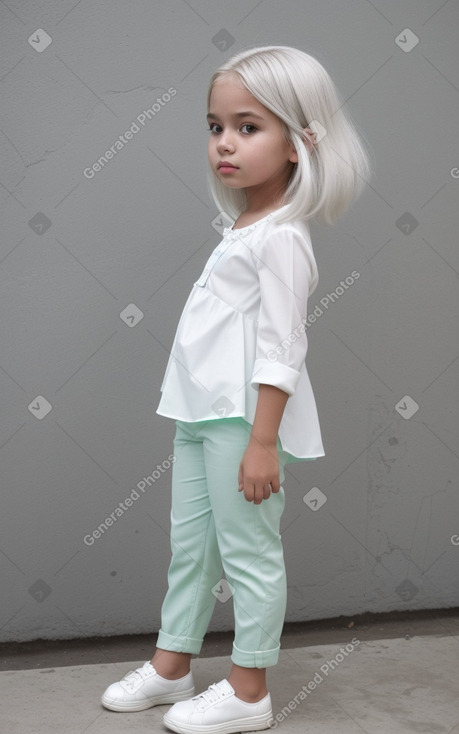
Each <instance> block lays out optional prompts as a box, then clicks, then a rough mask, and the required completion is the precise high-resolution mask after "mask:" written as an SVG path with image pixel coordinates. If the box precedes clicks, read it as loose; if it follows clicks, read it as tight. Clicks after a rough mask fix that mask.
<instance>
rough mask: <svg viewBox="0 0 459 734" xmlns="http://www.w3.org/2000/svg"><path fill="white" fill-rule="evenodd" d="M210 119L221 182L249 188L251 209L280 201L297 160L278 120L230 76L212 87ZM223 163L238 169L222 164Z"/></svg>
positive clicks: (212, 149)
mask: <svg viewBox="0 0 459 734" xmlns="http://www.w3.org/2000/svg"><path fill="white" fill-rule="evenodd" d="M207 120H208V123H209V127H210V129H211V132H210V138H209V151H208V152H209V161H210V165H211V166H212V169H213V171H214V172H215V174H216V175H217V176H218V178H219V179H220V181H221V182H222V183H223V184H224V185H225V186H227V187H228V188H233V189H240V188H243V189H245V190H246V194H247V199H248V206H247V209H251V208H252V209H256V208H261V207H263V206H267V205H269V204H270V203H272V202H273V201H274V200H276V199H278V198H279V196H280V195H282V193H283V192H284V191H285V189H286V187H287V184H288V181H289V178H290V176H291V173H292V169H293V166H294V163H297V161H298V157H297V154H296V152H295V148H294V147H293V146H292V145H291V144H289V143H287V142H286V140H285V138H284V136H283V131H282V124H281V122H280V120H279V118H278V117H276V115H274V113H272V112H271V111H270V110H268V109H267V108H266V107H265V106H264V105H262V104H261V102H259V101H258V100H257V99H255V98H254V97H253V96H252V95H251V94H250V92H248V91H247V89H245V87H244V86H243V85H242V82H241V81H240V80H239V79H238V77H236V76H235V75H234V74H233V75H231V74H227V75H225V76H223V77H221V78H220V79H218V80H217V81H216V82H215V84H214V85H213V87H212V92H211V96H210V104H209V114H208V115H207ZM222 162H227V163H229V164H230V165H231V166H233V167H232V168H231V167H222V166H221V163H222Z"/></svg>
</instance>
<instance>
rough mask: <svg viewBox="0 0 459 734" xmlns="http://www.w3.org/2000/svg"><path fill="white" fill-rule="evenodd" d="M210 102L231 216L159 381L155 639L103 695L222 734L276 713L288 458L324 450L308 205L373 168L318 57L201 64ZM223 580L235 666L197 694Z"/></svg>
mask: <svg viewBox="0 0 459 734" xmlns="http://www.w3.org/2000/svg"><path fill="white" fill-rule="evenodd" d="M207 102H208V115H207V120H208V123H209V128H210V139H209V151H208V154H209V183H210V189H211V193H212V195H213V198H214V200H215V202H216V204H217V206H218V207H219V209H221V210H222V211H223V212H225V213H227V214H228V215H229V216H230V218H231V219H235V222H234V224H233V226H232V227H227V228H226V229H224V231H223V239H222V240H221V242H220V244H219V245H218V247H217V248H216V249H215V250H214V251H213V253H212V254H211V256H210V258H209V260H208V261H207V264H206V266H205V268H204V270H203V273H202V275H201V276H200V278H199V279H198V280H197V281H196V283H195V284H194V287H193V289H192V291H191V294H190V296H189V298H188V301H187V303H186V305H185V308H184V310H183V313H182V316H181V319H180V322H179V325H178V328H177V332H176V335H175V340H174V343H173V346H172V351H171V356H170V359H169V363H168V365H167V369H166V374H165V377H164V381H163V384H162V386H161V390H162V397H161V401H160V403H159V407H158V409H157V412H158V413H159V414H160V415H164V416H167V417H169V418H173V419H175V421H176V435H175V440H174V454H175V457H176V460H175V463H174V465H173V476H172V510H171V548H172V560H171V564H170V567H169V573H168V582H169V588H168V591H167V594H166V597H165V599H164V602H163V606H162V610H161V629H160V631H159V634H158V640H157V649H156V652H155V654H154V656H153V658H152V660H151V662H146V663H145V664H144V665H143V667H141V668H139V669H138V670H136V671H134V672H132V673H129V674H128V675H127V676H126V677H125V678H124V679H123V680H122V681H120V682H119V683H114V684H112V685H111V686H109V688H108V689H107V690H106V691H105V693H104V695H103V697H102V704H103V705H104V706H105V707H106V708H109V709H112V710H114V711H141V710H142V709H146V708H149V707H150V706H155V705H158V704H165V703H174V706H172V708H171V709H170V710H169V711H168V713H167V714H166V715H165V717H164V723H165V724H166V726H167V727H169V729H172V730H173V731H175V732H187V733H189V732H208V734H211V733H213V732H215V733H217V732H218V733H219V734H223V733H224V734H230V733H231V732H241V731H255V730H261V729H266V728H268V727H269V726H270V725H271V724H272V722H273V714H272V708H271V698H270V694H269V693H268V690H267V688H266V668H267V667H269V666H273V665H275V664H276V663H277V660H278V656H279V648H280V636H281V631H282V627H283V622H284V614H285V607H286V578H285V567H284V560H283V551H282V543H281V536H280V534H279V524H280V519H281V516H282V511H283V509H284V490H283V488H282V486H281V484H282V482H283V480H284V466H285V464H286V463H287V462H291V461H307V460H313V459H315V458H317V457H319V456H323V455H324V450H323V446H322V441H321V435H320V427H319V421H318V417H317V411H316V405H315V400H314V395H313V392H312V389H311V384H310V382H309V377H308V373H307V371H306V366H305V357H306V351H307V344H308V342H307V337H306V317H307V299H308V296H309V295H310V294H311V293H312V292H313V291H314V289H315V287H316V285H317V280H318V275H317V266H316V262H315V259H314V254H313V250H312V246H311V239H310V234H309V225H308V221H307V220H309V219H311V218H313V217H314V218H315V219H317V220H318V221H322V222H327V223H330V224H331V223H333V222H334V221H335V220H336V219H337V217H338V216H339V215H340V214H341V213H343V212H344V211H345V210H346V209H347V208H348V206H349V205H350V203H351V202H352V200H353V199H355V198H356V196H357V195H358V194H359V193H360V191H361V189H362V186H363V183H364V180H365V178H366V177H367V175H368V172H369V166H368V158H367V155H366V152H365V149H364V147H363V146H362V143H361V142H360V139H359V137H358V135H357V133H356V131H355V129H354V127H353V126H352V124H351V122H350V120H349V119H348V117H347V116H346V115H345V113H344V112H343V110H342V109H341V106H340V102H339V99H338V95H337V92H336V90H335V87H334V85H333V83H332V81H331V79H330V77H329V76H328V74H327V72H326V71H325V70H324V68H323V67H322V66H321V64H319V62H318V61H316V60H315V59H314V58H312V57H311V56H309V55H308V54H306V53H303V52H302V51H299V50H297V49H294V48H289V47H285V46H268V47H262V48H253V49H249V50H248V51H244V52H242V53H239V54H237V55H236V56H234V57H233V58H231V59H230V60H229V61H227V62H226V63H224V64H223V65H222V66H221V67H220V68H219V69H218V70H217V71H216V72H215V74H214V75H213V77H212V78H211V81H210V87H209V92H208V100H207ZM222 566H223V569H224V572H225V577H226V580H225V581H223V579H222ZM229 595H232V596H233V604H234V616H235V636H234V644H233V651H232V655H231V660H232V663H233V665H232V668H231V670H230V672H229V675H228V678H227V679H223V680H221V681H220V682H219V683H213V684H212V685H210V687H209V688H208V689H207V690H206V691H204V692H203V693H201V694H199V695H197V696H194V697H193V694H194V692H195V689H194V683H193V677H192V673H191V672H190V659H191V656H192V655H198V654H199V652H200V649H201V645H202V641H203V637H204V634H205V632H206V630H207V627H208V624H209V621H210V618H211V616H212V612H213V609H214V606H215V602H216V599H217V598H219V597H220V598H221V599H223V598H225V599H226V598H228V597H229ZM175 702H179V703H175Z"/></svg>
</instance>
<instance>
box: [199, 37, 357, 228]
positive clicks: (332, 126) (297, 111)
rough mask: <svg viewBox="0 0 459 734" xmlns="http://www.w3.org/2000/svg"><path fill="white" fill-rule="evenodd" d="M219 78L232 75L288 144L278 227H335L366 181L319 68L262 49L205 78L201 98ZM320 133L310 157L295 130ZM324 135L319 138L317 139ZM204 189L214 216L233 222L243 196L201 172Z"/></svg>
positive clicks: (295, 53) (281, 50)
mask: <svg viewBox="0 0 459 734" xmlns="http://www.w3.org/2000/svg"><path fill="white" fill-rule="evenodd" d="M225 74H236V75H237V76H238V77H239V78H240V80H241V81H242V83H243V85H244V87H245V88H246V89H247V90H248V92H250V94H251V95H252V96H253V97H255V99H257V100H258V101H259V102H261V104H263V105H264V106H265V107H267V108H268V109H269V110H271V112H273V113H274V114H275V115H277V117H278V118H279V119H280V121H281V123H282V128H283V132H284V136H285V139H286V141H287V142H288V143H291V144H293V146H294V147H295V149H296V151H297V154H298V163H294V164H293V171H292V175H291V177H290V180H289V183H288V186H287V189H286V191H285V192H282V193H283V203H284V205H285V204H289V206H288V207H286V209H285V210H284V211H283V212H282V215H279V216H278V217H277V218H276V217H275V219H276V221H277V222H286V221H295V220H298V219H316V220H317V221H318V222H323V223H327V224H334V222H335V221H336V220H337V219H338V217H339V216H340V215H341V214H343V213H344V212H345V211H346V210H347V209H348V207H349V206H350V204H351V203H352V202H353V200H355V199H356V198H357V197H358V196H359V194H360V193H361V191H362V189H363V187H364V185H365V183H366V179H367V178H368V177H369V175H370V164H369V158H368V155H367V152H366V149H365V147H364V145H363V143H362V140H361V138H360V136H359V134H358V133H357V131H356V128H355V127H354V125H353V123H352V121H351V119H350V116H349V115H348V114H347V113H345V112H344V110H343V109H342V106H343V105H342V103H341V102H340V99H339V96H338V92H337V90H336V87H335V85H334V84H333V82H332V80H331V78H330V76H329V74H328V73H327V72H326V70H325V69H324V67H323V66H322V65H321V64H320V63H319V62H318V61H317V60H316V59H315V58H314V57H313V56H310V55H309V54H306V53H304V52H303V51H300V50H299V49H296V48H291V47H289V46H262V47H258V48H250V49H248V50H246V51H242V52H241V53H238V54H236V55H235V56H233V57H232V58H230V59H229V60H228V61H226V62H225V63H223V64H222V65H221V66H220V67H219V68H218V69H217V71H216V72H215V73H214V74H213V75H212V77H211V80H210V84H209V90H208V94H207V110H208V111H209V104H210V95H211V92H212V87H213V85H214V83H215V82H216V81H217V79H220V78H221V77H222V76H224V75H225ZM317 122H318V123H320V125H321V126H323V128H325V131H326V134H325V135H324V137H320V135H317V138H318V139H319V141H318V143H317V144H316V145H315V146H314V149H313V152H312V154H311V155H310V154H309V152H308V149H307V147H306V145H305V143H304V142H303V140H302V130H303V128H305V127H308V126H310V125H311V123H312V129H313V130H316V129H317V130H319V131H321V128H320V125H317ZM322 132H323V131H322ZM208 186H209V189H210V193H211V195H212V198H213V199H214V201H215V203H216V205H217V206H218V207H219V209H220V210H222V211H224V212H226V213H227V214H228V215H229V216H230V217H232V218H234V219H236V218H237V217H238V216H239V214H241V212H243V211H244V209H245V208H246V206H247V196H246V193H245V190H244V189H231V188H227V187H226V186H224V185H223V184H222V183H221V181H220V180H219V178H218V177H217V175H216V174H215V173H214V171H213V170H212V168H211V166H210V164H209V167H208Z"/></svg>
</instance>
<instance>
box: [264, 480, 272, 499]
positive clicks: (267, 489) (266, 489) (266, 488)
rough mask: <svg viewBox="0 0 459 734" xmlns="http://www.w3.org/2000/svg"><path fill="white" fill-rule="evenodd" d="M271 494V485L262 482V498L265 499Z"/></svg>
mask: <svg viewBox="0 0 459 734" xmlns="http://www.w3.org/2000/svg"><path fill="white" fill-rule="evenodd" d="M270 496H271V485H270V484H264V485H263V499H264V500H267V499H269V497H270Z"/></svg>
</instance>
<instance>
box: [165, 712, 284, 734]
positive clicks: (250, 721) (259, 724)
mask: <svg viewBox="0 0 459 734" xmlns="http://www.w3.org/2000/svg"><path fill="white" fill-rule="evenodd" d="M163 721H164V723H165V725H166V726H168V727H169V729H172V731H175V732H178V734H196V732H199V734H234V732H244V731H261V730H262V729H269V728H270V727H271V726H272V724H273V723H274V719H273V715H272V713H270V714H260V715H259V716H247V717H246V718H244V719H233V720H232V721H225V722H222V723H221V724H185V723H183V724H182V723H178V722H176V721H173V720H172V719H170V718H169V716H168V715H167V714H164V716H163Z"/></svg>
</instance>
